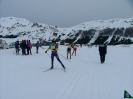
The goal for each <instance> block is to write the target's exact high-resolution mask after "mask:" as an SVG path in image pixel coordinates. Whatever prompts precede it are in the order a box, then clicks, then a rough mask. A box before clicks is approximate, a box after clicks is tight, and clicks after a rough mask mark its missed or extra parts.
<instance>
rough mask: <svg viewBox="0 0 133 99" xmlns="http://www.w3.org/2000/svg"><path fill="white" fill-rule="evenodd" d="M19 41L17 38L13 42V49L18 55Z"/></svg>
mask: <svg viewBox="0 0 133 99" xmlns="http://www.w3.org/2000/svg"><path fill="white" fill-rule="evenodd" d="M19 45H20V44H19V41H18V40H17V41H16V42H15V49H16V54H17V55H18V54H19Z"/></svg>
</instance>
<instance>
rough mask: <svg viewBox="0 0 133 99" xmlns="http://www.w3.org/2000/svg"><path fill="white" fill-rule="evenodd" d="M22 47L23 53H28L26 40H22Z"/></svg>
mask: <svg viewBox="0 0 133 99" xmlns="http://www.w3.org/2000/svg"><path fill="white" fill-rule="evenodd" d="M20 47H21V49H22V55H26V51H25V49H26V41H25V40H22V43H21V44H20Z"/></svg>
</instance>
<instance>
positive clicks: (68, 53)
mask: <svg viewBox="0 0 133 99" xmlns="http://www.w3.org/2000/svg"><path fill="white" fill-rule="evenodd" d="M67 46H68V47H67V59H68V55H70V59H71V48H72V45H71V44H70V43H69V44H68V45H67Z"/></svg>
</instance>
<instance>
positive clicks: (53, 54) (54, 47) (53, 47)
mask: <svg viewBox="0 0 133 99" xmlns="http://www.w3.org/2000/svg"><path fill="white" fill-rule="evenodd" d="M48 50H51V65H52V66H51V68H50V69H53V66H54V57H56V58H57V60H58V61H59V62H60V64H61V65H62V67H63V68H64V70H65V66H64V65H63V63H62V62H61V60H60V59H59V55H58V53H57V50H58V47H57V45H56V42H55V41H52V44H51V45H50V46H49V48H48V49H47V50H46V51H45V53H47V51H48Z"/></svg>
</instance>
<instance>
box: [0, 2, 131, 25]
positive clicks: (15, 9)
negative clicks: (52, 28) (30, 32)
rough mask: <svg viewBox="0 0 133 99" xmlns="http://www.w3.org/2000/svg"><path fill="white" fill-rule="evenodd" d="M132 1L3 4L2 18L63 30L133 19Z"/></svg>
mask: <svg viewBox="0 0 133 99" xmlns="http://www.w3.org/2000/svg"><path fill="white" fill-rule="evenodd" d="M132 4H133V2H132V0H1V3H0V17H8V16H14V17H19V18H26V19H27V20H30V21H32V22H40V23H44V24H49V25H56V26H60V27H71V26H74V25H77V24H80V23H82V22H88V21H93V20H106V19H112V18H128V17H133V13H132V12H133V7H132Z"/></svg>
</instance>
